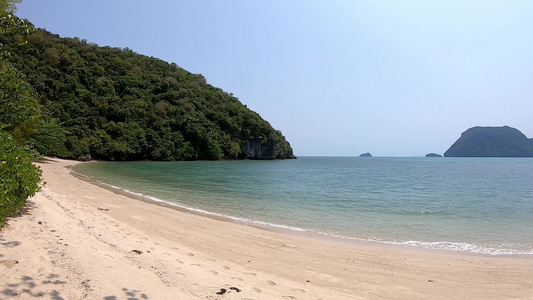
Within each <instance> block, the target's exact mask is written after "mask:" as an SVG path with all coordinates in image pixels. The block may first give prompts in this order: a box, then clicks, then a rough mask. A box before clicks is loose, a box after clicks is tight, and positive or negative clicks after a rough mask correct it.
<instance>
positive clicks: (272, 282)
mask: <svg viewBox="0 0 533 300" xmlns="http://www.w3.org/2000/svg"><path fill="white" fill-rule="evenodd" d="M267 283H268V284H269V285H271V286H275V285H276V283H275V282H274V281H272V280H269V281H267Z"/></svg>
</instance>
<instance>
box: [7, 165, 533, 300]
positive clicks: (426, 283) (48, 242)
mask: <svg viewBox="0 0 533 300" xmlns="http://www.w3.org/2000/svg"><path fill="white" fill-rule="evenodd" d="M76 163H77V162H73V161H66V160H59V159H53V160H47V161H46V162H43V163H39V165H40V166H41V168H42V169H43V171H44V178H45V181H46V182H47V184H46V186H45V187H44V188H43V190H42V192H40V193H39V194H38V195H36V196H35V197H34V198H33V199H31V201H30V202H29V209H28V212H27V213H26V214H24V215H23V216H21V217H17V218H14V219H11V220H9V222H8V225H7V226H6V228H5V229H3V230H2V231H0V299H31V298H43V299H107V300H111V299H533V257H531V256H482V255H474V254H467V253H459V252H447V251H431V250H424V249H419V248H414V247H408V246H388V245H382V244H376V243H370V242H359V243H352V244H350V243H342V242H339V241H334V240H331V241H328V240H320V239H316V238H309V237H307V236H301V237H298V236H292V235H288V234H284V233H279V232H273V231H268V230H263V229H259V228H254V227H252V226H247V225H243V224H236V223H233V222H229V221H224V220H216V219H213V218H208V217H205V216H200V215H196V214H192V213H188V212H183V211H179V210H176V209H172V208H169V207H165V206H161V205H158V204H155V203H147V202H146V201H140V200H138V199H134V198H131V197H128V196H127V195H123V194H122V195H121V194H119V193H115V192H113V191H111V190H108V189H105V188H102V187H99V186H97V185H95V184H92V183H90V182H87V181H84V180H81V179H79V178H77V177H75V176H73V175H72V174H70V173H69V171H68V169H67V168H66V167H67V166H69V165H74V164H76ZM99 207H100V208H102V207H105V208H108V209H109V210H108V211H106V210H99ZM132 250H138V252H136V251H132ZM221 289H225V290H226V292H225V293H224V294H222V295H219V294H217V293H221V291H223V290H221Z"/></svg>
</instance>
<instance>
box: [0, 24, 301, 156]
mask: <svg viewBox="0 0 533 300" xmlns="http://www.w3.org/2000/svg"><path fill="white" fill-rule="evenodd" d="M17 38H18V37H17V36H3V37H2V40H1V41H0V42H3V43H4V44H5V45H6V48H8V49H9V51H10V52H11V55H10V57H9V61H10V62H11V64H12V65H13V66H15V67H16V68H17V69H18V70H19V71H21V72H22V73H23V74H25V76H26V78H27V80H28V82H29V83H30V84H31V85H32V86H33V88H34V89H35V91H36V93H37V97H38V101H39V103H40V106H41V110H42V115H43V121H42V122H40V123H39V124H38V125H39V126H38V127H37V131H36V135H35V136H34V137H33V138H30V139H29V141H30V142H31V143H32V144H33V145H36V147H37V148H38V149H39V151H42V152H43V153H42V154H52V155H58V156H62V157H68V158H78V157H83V156H87V155H90V156H91V157H93V158H97V159H103V160H145V159H148V160H199V159H207V160H216V159H239V158H262V157H260V156H259V157H251V156H250V155H249V153H248V152H246V149H247V147H246V145H247V144H250V143H253V142H254V141H258V143H260V145H259V146H260V147H263V148H264V147H267V146H268V145H270V146H269V147H270V148H272V147H274V149H273V155H271V156H270V157H268V158H289V157H293V155H292V148H291V146H290V144H289V143H288V142H287V141H286V140H285V137H284V136H283V135H282V134H281V132H280V131H278V130H275V129H274V128H273V127H272V126H271V125H270V124H269V123H268V122H267V121H265V120H263V119H262V118H261V117H260V115H259V114H257V113H256V112H253V111H251V110H250V109H248V108H247V107H246V106H245V105H243V104H242V103H241V102H240V101H239V100H238V99H237V98H236V97H234V96H233V95H232V94H229V93H227V92H224V91H223V90H221V89H220V88H216V87H213V86H211V85H210V84H208V83H207V82H206V79H205V78H204V77H203V76H202V75H199V74H192V73H190V72H188V71H187V70H185V69H183V68H180V67H179V66H177V65H176V64H175V63H167V62H165V61H162V60H160V59H157V58H154V57H148V56H145V55H139V54H137V53H135V52H133V51H132V50H131V49H128V48H125V49H121V48H113V47H99V46H98V45H96V44H92V43H89V42H87V41H85V40H80V39H79V38H61V37H59V36H58V35H54V34H51V33H49V32H47V31H45V30H41V29H39V30H37V31H36V32H35V33H33V34H31V35H29V36H28V43H27V45H25V46H24V47H16V44H17ZM52 125H54V126H52ZM52 129H54V130H55V131H54V132H51V130H52ZM58 129H61V130H62V131H58ZM46 131H48V133H45V132H46ZM52 135H53V136H54V138H55V140H56V142H55V143H54V144H53V145H54V146H53V147H50V145H47V146H46V145H42V143H43V141H45V140H46V139H45V137H47V136H48V137H50V136H52ZM56 146H57V147H56ZM248 148H249V147H248ZM270 150H272V149H270Z"/></svg>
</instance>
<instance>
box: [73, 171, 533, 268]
mask: <svg viewBox="0 0 533 300" xmlns="http://www.w3.org/2000/svg"><path fill="white" fill-rule="evenodd" d="M96 162H98V161H92V162H90V163H96ZM83 163H87V162H79V164H83ZM77 164H78V163H77ZM67 169H68V170H69V172H70V173H71V174H72V175H73V176H75V177H77V178H78V179H81V180H84V181H86V182H88V183H90V184H93V185H96V186H98V187H101V188H104V189H107V190H109V191H111V192H114V193H116V194H119V195H122V196H126V197H130V198H133V199H137V200H139V201H143V202H145V203H149V204H153V205H158V206H162V207H167V208H171V209H176V210H178V211H180V212H184V213H191V214H194V215H198V216H203V217H207V218H212V219H215V220H219V221H225V222H232V223H235V224H241V225H244V226H251V227H254V228H257V229H262V230H267V231H271V232H276V233H281V234H285V235H288V236H292V237H304V238H311V239H315V240H322V241H329V242H335V243H341V244H348V245H349V244H354V245H359V246H363V245H365V244H367V243H370V244H371V245H372V244H374V246H383V247H398V248H399V249H402V248H414V249H416V250H421V251H444V252H445V253H446V252H449V251H451V252H455V253H463V254H472V255H481V256H485V255H486V256H519V257H524V258H528V257H530V256H531V258H532V259H533V256H532V255H533V252H528V253H512V252H513V251H518V250H514V249H504V248H501V249H499V248H484V247H480V246H477V245H475V244H470V243H466V242H463V243H460V242H449V241H440V242H419V241H404V242H398V241H386V240H372V239H364V238H357V237H349V236H342V235H336V234H331V233H328V232H322V231H317V230H312V229H306V228H299V227H291V226H289V225H284V224H276V223H269V222H265V221H258V220H253V219H248V218H244V217H234V216H230V215H225V214H221V213H216V212H212V211H207V210H204V209H196V208H193V207H187V206H185V205H181V204H179V203H173V202H171V201H167V200H163V199H159V198H156V197H153V196H149V195H145V194H143V193H138V192H133V191H129V190H127V189H124V188H121V187H118V186H113V185H111V184H108V183H105V182H101V181H98V180H96V179H92V178H90V177H88V176H86V175H83V174H81V173H78V172H76V170H74V167H73V166H67ZM409 242H411V243H409ZM435 243H440V244H445V245H452V246H453V247H455V248H446V247H436V246H428V245H424V244H429V245H430V244H435ZM461 246H462V247H463V249H461V248H460V247H461ZM464 248H476V249H478V251H474V250H465V249H464ZM501 251H505V252H503V253H502V252H501Z"/></svg>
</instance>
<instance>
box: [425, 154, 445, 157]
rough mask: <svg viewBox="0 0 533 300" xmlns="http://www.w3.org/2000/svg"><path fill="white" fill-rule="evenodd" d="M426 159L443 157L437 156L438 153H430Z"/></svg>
mask: <svg viewBox="0 0 533 300" xmlns="http://www.w3.org/2000/svg"><path fill="white" fill-rule="evenodd" d="M426 157H442V155H440V154H437V153H428V154H426Z"/></svg>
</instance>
